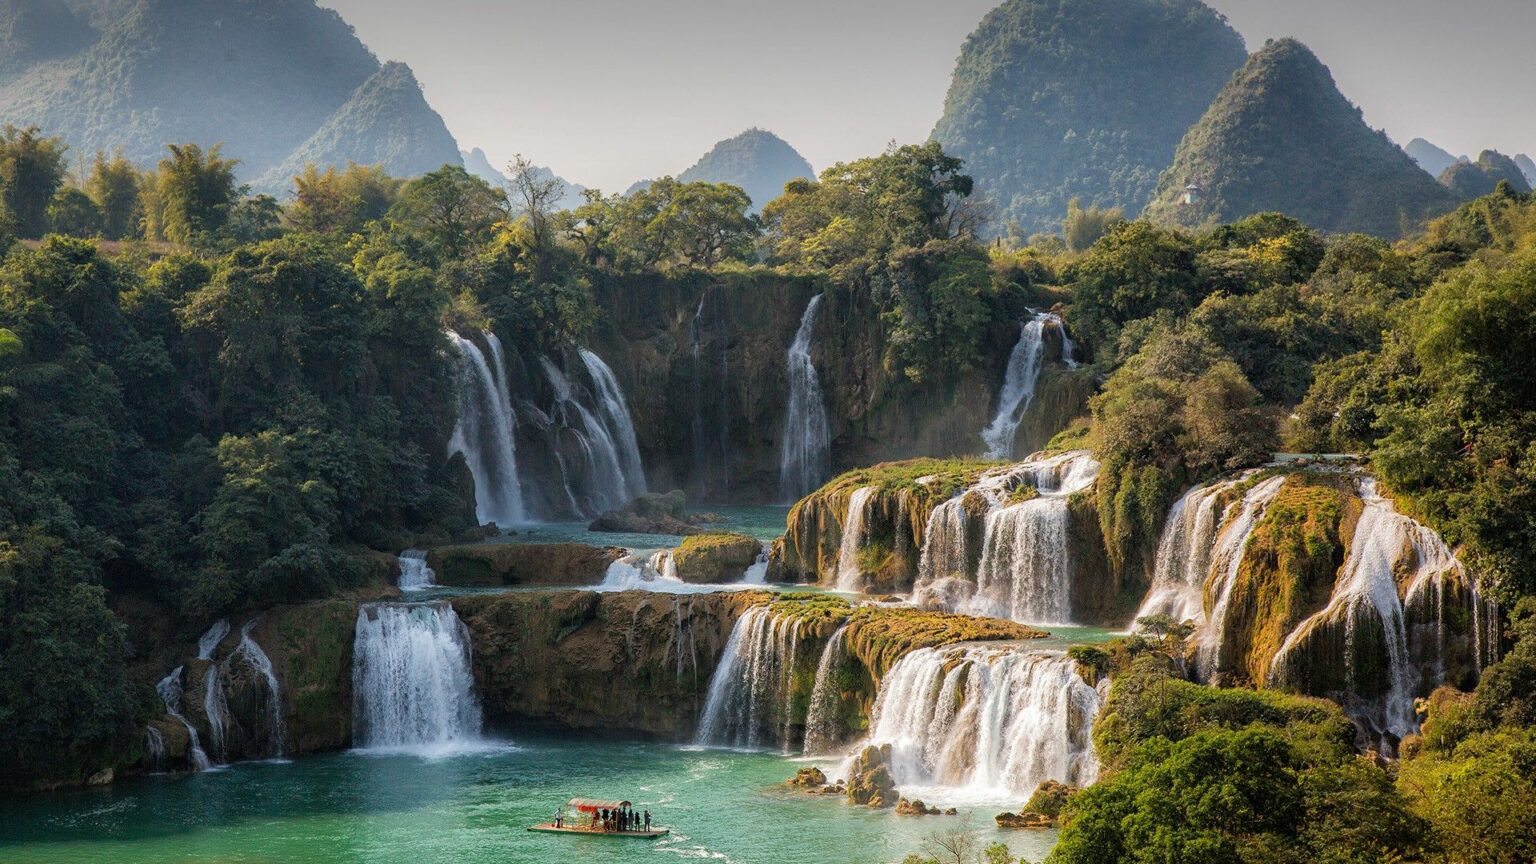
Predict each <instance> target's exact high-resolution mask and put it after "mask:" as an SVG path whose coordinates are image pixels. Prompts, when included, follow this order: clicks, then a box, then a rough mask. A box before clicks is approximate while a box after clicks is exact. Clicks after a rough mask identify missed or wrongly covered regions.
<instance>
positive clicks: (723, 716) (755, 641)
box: [695, 606, 800, 748]
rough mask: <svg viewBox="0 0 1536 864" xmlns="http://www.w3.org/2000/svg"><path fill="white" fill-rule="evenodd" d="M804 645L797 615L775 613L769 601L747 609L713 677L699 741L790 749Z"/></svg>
mask: <svg viewBox="0 0 1536 864" xmlns="http://www.w3.org/2000/svg"><path fill="white" fill-rule="evenodd" d="M799 645H800V622H799V621H798V620H790V619H789V618H782V617H776V616H774V615H773V613H772V612H770V611H769V609H768V607H766V606H754V607H753V608H751V609H748V610H747V611H746V612H745V613H743V614H742V616H741V618H739V619H738V620H737V621H736V626H735V627H734V628H733V629H732V630H731V638H730V640H729V641H728V642H726V646H725V652H724V653H723V654H722V655H721V657H720V665H719V666H717V667H716V668H715V674H714V675H713V676H712V677H711V678H710V680H709V695H708V697H707V698H706V700H705V703H704V713H703V715H702V717H701V718H700V720H699V733H698V737H697V738H696V739H695V740H696V743H698V744H702V745H710V746H717V747H763V746H767V745H769V744H774V745H777V746H779V747H781V748H788V746H789V744H790V742H789V731H790V730H789V727H790V725H791V723H792V719H793V718H792V717H791V711H790V705H789V702H790V700H791V697H792V695H793V694H792V692H791V691H792V683H793V680H794V674H795V651H796V649H798V648H799Z"/></svg>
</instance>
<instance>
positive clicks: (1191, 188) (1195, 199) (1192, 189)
mask: <svg viewBox="0 0 1536 864" xmlns="http://www.w3.org/2000/svg"><path fill="white" fill-rule="evenodd" d="M1204 192H1205V190H1204V189H1202V188H1200V184H1199V183H1191V184H1189V185H1188V186H1185V187H1184V198H1183V201H1182V203H1183V204H1184V206H1185V207H1189V206H1192V205H1195V204H1199V203H1200V196H1201V194H1203V193H1204Z"/></svg>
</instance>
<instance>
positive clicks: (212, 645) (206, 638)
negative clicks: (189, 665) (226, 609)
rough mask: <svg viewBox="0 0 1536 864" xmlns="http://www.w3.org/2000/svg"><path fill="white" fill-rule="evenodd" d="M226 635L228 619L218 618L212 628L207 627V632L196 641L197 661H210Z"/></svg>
mask: <svg viewBox="0 0 1536 864" xmlns="http://www.w3.org/2000/svg"><path fill="white" fill-rule="evenodd" d="M228 635H229V620H228V619H225V618H220V619H219V620H217V621H215V622H213V626H212V627H209V628H208V630H207V631H206V632H204V633H203V635H202V636H199V637H198V639H197V659H199V660H212V659H213V652H214V651H215V650H217V649H218V647H219V643H220V642H223V641H224V637H225V636H228Z"/></svg>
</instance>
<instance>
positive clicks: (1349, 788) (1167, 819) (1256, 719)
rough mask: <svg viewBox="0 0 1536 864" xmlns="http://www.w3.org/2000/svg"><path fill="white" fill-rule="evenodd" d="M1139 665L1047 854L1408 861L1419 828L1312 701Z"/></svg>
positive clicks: (1095, 858) (1346, 732)
mask: <svg viewBox="0 0 1536 864" xmlns="http://www.w3.org/2000/svg"><path fill="white" fill-rule="evenodd" d="M1168 665H1169V664H1168V662H1167V661H1166V659H1165V658H1161V657H1158V656H1155V655H1148V656H1144V657H1143V658H1141V659H1140V660H1137V661H1135V663H1134V664H1133V665H1132V666H1131V668H1129V669H1127V670H1125V671H1123V672H1121V673H1120V674H1119V675H1118V676H1117V677H1116V680H1115V685H1114V688H1113V689H1112V691H1111V694H1110V698H1109V701H1108V703H1107V704H1106V705H1105V707H1104V709H1103V711H1102V712H1101V713H1100V717H1099V720H1098V722H1097V723H1096V724H1095V727H1094V739H1095V743H1096V745H1097V747H1098V751H1099V754H1100V757H1101V758H1102V759H1104V760H1105V762H1106V763H1107V765H1108V766H1109V767H1110V768H1111V769H1112V773H1111V774H1110V776H1109V777H1108V778H1107V779H1106V780H1104V781H1102V782H1100V783H1098V784H1096V785H1094V786H1092V787H1090V788H1089V789H1087V790H1085V791H1083V792H1081V793H1079V794H1077V795H1074V796H1072V797H1071V798H1069V799H1068V802H1067V807H1066V815H1065V828H1064V829H1063V831H1062V835H1061V842H1060V844H1059V845H1058V846H1057V848H1056V849H1055V851H1053V852H1052V854H1051V857H1050V858H1049V859H1048V860H1049V861H1050V862H1053V864H1074V862H1083V864H1089V862H1094V864H1097V862H1105V861H1123V862H1154V861H1155V862H1189V864H1195V862H1201V864H1205V862H1245V864H1247V862H1253V864H1257V862H1276V864H1278V862H1308V861H1327V862H1360V864H1367V862H1379V861H1386V860H1404V859H1405V857H1406V858H1408V860H1414V859H1413V858H1412V857H1411V856H1415V855H1418V854H1419V853H1420V852H1421V850H1422V849H1423V847H1424V844H1425V835H1426V825H1425V823H1424V822H1423V820H1421V819H1420V818H1418V817H1417V816H1415V815H1413V814H1412V813H1411V812H1410V810H1409V807H1408V804H1407V802H1406V801H1405V799H1404V798H1403V797H1402V796H1401V795H1400V794H1399V793H1398V792H1397V791H1396V789H1395V788H1394V787H1393V784H1392V779H1391V777H1390V775H1388V774H1387V772H1386V771H1384V770H1382V769H1381V768H1380V767H1378V766H1377V765H1375V764H1374V763H1372V762H1370V761H1369V760H1365V759H1361V758H1357V757H1356V756H1355V755H1354V754H1353V752H1352V750H1351V740H1352V738H1353V734H1354V733H1353V729H1352V727H1351V725H1350V723H1349V721H1348V719H1346V718H1345V717H1344V715H1343V714H1342V713H1341V712H1340V711H1339V709H1338V708H1337V707H1335V706H1333V705H1332V704H1330V703H1327V702H1323V701H1321V700H1311V699H1303V698H1298V697H1292V696H1282V695H1278V694H1272V693H1256V692H1251V691H1246V690H1219V689H1214V688H1210V687H1202V686H1200V685H1197V684H1192V683H1189V682H1186V681H1182V680H1178V679H1175V678H1173V677H1170V674H1169V672H1168Z"/></svg>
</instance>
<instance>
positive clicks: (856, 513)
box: [837, 486, 877, 592]
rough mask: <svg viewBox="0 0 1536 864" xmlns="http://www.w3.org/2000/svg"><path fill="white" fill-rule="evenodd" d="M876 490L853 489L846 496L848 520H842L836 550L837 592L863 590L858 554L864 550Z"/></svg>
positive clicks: (862, 575)
mask: <svg viewBox="0 0 1536 864" xmlns="http://www.w3.org/2000/svg"><path fill="white" fill-rule="evenodd" d="M876 491H877V490H876V489H875V487H873V486H865V487H863V488H861V489H855V490H854V491H853V494H852V495H849V496H848V518H847V519H844V520H843V536H842V539H841V541H840V542H839V545H838V549H837V590H839V591H851V592H858V591H863V590H864V568H863V566H862V565H861V564H860V563H859V553H860V552H861V551H863V549H864V541H865V536H864V535H865V530H864V526H865V524H866V523H867V522H868V521H869V502H870V501H871V500H873V499H874V497H875V492H876Z"/></svg>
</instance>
